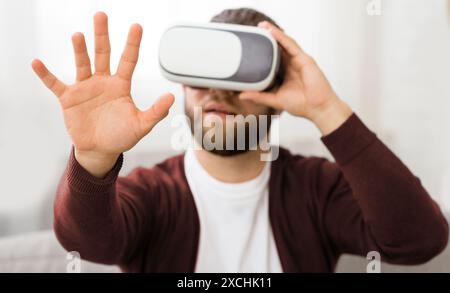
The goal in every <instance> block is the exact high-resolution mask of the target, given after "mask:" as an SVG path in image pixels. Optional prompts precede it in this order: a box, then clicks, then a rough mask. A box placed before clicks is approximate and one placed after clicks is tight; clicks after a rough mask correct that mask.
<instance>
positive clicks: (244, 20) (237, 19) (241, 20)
mask: <svg viewBox="0 0 450 293" xmlns="http://www.w3.org/2000/svg"><path fill="white" fill-rule="evenodd" d="M261 21H268V22H270V23H272V24H274V25H275V26H277V27H278V28H280V29H281V27H280V26H279V25H278V24H277V23H276V22H275V21H274V20H273V19H272V18H270V17H269V16H267V15H265V14H264V13H262V12H259V11H257V10H255V9H252V8H236V9H225V10H224V11H222V12H220V13H219V14H217V15H216V16H214V17H213V18H212V19H211V22H219V23H230V24H240V25H250V26H257V25H258V23H260V22H261Z"/></svg>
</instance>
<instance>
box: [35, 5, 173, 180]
mask: <svg viewBox="0 0 450 293" xmlns="http://www.w3.org/2000/svg"><path fill="white" fill-rule="evenodd" d="M94 30H95V71H94V73H92V70H91V62H90V59H89V56H88V52H87V49H86V42H85V39H84V36H83V34H81V33H75V34H74V35H73V37H72V43H73V48H74V53H75V63H76V82H75V83H74V84H72V85H66V84H64V83H63V82H61V81H60V80H58V78H56V77H55V76H54V75H53V74H52V73H51V72H50V71H49V70H48V69H47V68H46V67H45V65H44V64H43V63H42V62H41V61H40V60H33V62H32V67H33V70H34V71H35V72H36V74H37V75H38V76H39V78H40V79H41V80H42V82H43V83H44V84H45V85H46V86H47V87H48V88H49V89H50V90H51V91H52V92H53V93H54V94H55V95H56V96H57V97H58V100H59V102H60V104H61V107H62V110H63V114H64V121H65V125H66V128H67V131H68V133H69V135H70V137H71V139H72V142H73V145H74V147H75V156H76V158H77V161H78V162H79V163H80V164H81V165H82V166H83V167H84V168H85V169H86V170H87V171H88V172H90V173H91V174H92V175H94V176H97V177H103V176H105V175H106V173H107V172H108V171H109V170H111V168H112V167H113V166H114V164H115V163H116V161H117V158H118V157H119V155H120V154H121V153H123V152H125V151H127V150H129V149H131V148H132V147H133V146H135V145H136V144H137V143H138V142H139V140H141V139H142V138H143V137H144V136H145V135H147V134H148V133H149V132H150V131H151V130H152V128H153V127H154V126H155V125H156V124H157V123H158V122H159V121H161V120H162V119H163V118H164V117H165V116H166V115H167V114H168V112H169V109H170V107H171V106H172V104H173V101H174V97H173V95H172V94H166V95H163V96H161V97H160V98H159V99H158V100H157V101H156V102H155V103H154V104H153V105H152V107H150V109H148V110H146V111H141V110H139V109H138V108H137V107H136V106H135V104H134V103H133V99H132V97H131V78H132V76H133V71H134V68H135V66H136V64H137V61H138V55H139V45H140V43H141V38H142V27H141V26H140V25H138V24H134V25H132V26H131V28H130V31H129V33H128V39H127V43H126V46H125V49H124V51H123V54H122V57H121V59H120V62H119V66H118V68H117V72H116V73H115V74H113V75H111V72H110V52H111V47H110V42H109V35H108V18H107V16H106V14H105V13H102V12H98V13H97V14H95V16H94Z"/></svg>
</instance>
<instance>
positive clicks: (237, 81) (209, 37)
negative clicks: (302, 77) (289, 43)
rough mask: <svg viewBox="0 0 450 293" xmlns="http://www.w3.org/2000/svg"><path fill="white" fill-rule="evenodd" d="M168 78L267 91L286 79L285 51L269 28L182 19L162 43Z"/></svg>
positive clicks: (164, 71) (163, 65)
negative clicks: (196, 22) (284, 75)
mask: <svg viewBox="0 0 450 293" xmlns="http://www.w3.org/2000/svg"><path fill="white" fill-rule="evenodd" d="M159 65H160V69H161V72H162V74H163V76H164V77H165V78H167V79H168V80H170V81H173V82H176V83H181V84H184V85H188V86H192V87H200V88H217V89H224V90H233V91H249V90H251V91H264V90H269V89H270V88H271V87H273V86H275V85H277V84H280V83H281V79H282V76H281V72H282V70H281V49H280V48H279V46H278V44H277V42H276V40H275V39H274V38H273V37H272V35H271V34H270V32H269V31H267V30H265V29H262V28H258V27H252V26H244V25H235V24H221V23H206V24H188V23H181V24H177V25H174V26H171V27H170V28H168V29H167V30H166V31H165V33H164V34H163V36H162V38H161V41H160V45H159Z"/></svg>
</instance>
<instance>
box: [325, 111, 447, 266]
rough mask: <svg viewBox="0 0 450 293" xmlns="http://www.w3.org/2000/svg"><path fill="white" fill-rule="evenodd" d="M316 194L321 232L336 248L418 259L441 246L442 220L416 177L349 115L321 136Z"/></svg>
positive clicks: (395, 260) (400, 260) (444, 233)
mask: <svg viewBox="0 0 450 293" xmlns="http://www.w3.org/2000/svg"><path fill="white" fill-rule="evenodd" d="M322 141H323V143H324V144H325V145H326V147H327V148H328V150H329V151H330V152H331V154H332V155H333V157H334V158H335V160H336V163H332V162H329V161H325V160H324V161H322V162H321V164H320V167H319V172H318V174H319V180H318V181H317V182H318V186H317V197H318V200H319V201H320V206H321V208H322V211H321V217H322V222H323V223H324V226H325V227H324V228H325V230H326V234H327V235H328V237H329V239H330V241H331V242H332V244H333V246H334V247H335V248H336V249H337V251H338V252H340V253H350V254H358V255H362V256H366V255H367V253H368V252H370V251H377V252H379V253H380V254H381V256H382V259H383V260H384V261H387V262H391V263H398V264H420V263H423V262H426V261H428V260H430V259H431V258H432V257H434V256H436V255H437V254H438V253H440V252H441V251H442V250H443V249H444V248H445V247H446V245H447V241H448V224H447V222H446V220H445V218H444V216H443V215H442V213H441V211H440V209H439V206H438V205H437V204H436V203H435V202H434V201H433V200H432V199H431V197H430V195H429V194H428V192H427V191H426V190H425V188H424V187H423V186H422V184H421V182H420V180H419V179H418V178H417V177H416V176H414V175H413V174H412V173H411V171H410V170H409V169H408V168H407V167H406V166H405V165H404V164H403V163H402V162H401V161H400V159H399V158H398V157H397V156H396V155H395V154H394V153H393V152H392V151H390V150H389V149H388V148H387V147H386V146H385V145H384V144H383V143H382V142H381V141H380V140H379V139H378V138H377V137H376V135H375V134H374V133H372V132H371V131H370V130H369V129H368V128H367V127H366V126H365V125H364V124H363V123H362V122H361V120H360V119H359V118H358V116H357V115H355V114H353V115H352V116H351V117H350V118H349V119H348V120H347V121H346V122H345V123H344V124H343V125H342V126H341V127H339V128H338V129H337V130H335V131H334V132H333V133H331V134H329V135H328V136H325V137H323V138H322Z"/></svg>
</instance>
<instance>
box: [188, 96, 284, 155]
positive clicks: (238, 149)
mask: <svg viewBox="0 0 450 293" xmlns="http://www.w3.org/2000/svg"><path fill="white" fill-rule="evenodd" d="M185 113H186V115H187V117H188V118H189V122H190V123H189V124H190V129H191V133H192V135H193V136H194V139H195V141H196V142H197V143H198V145H199V146H201V147H202V148H203V149H205V150H207V151H209V152H211V153H213V154H216V155H219V156H222V157H232V156H237V155H241V154H244V153H247V152H249V151H250V150H256V149H258V147H259V145H260V143H261V142H262V140H264V139H266V140H267V143H268V135H269V131H270V126H271V124H272V115H274V114H275V110H274V109H272V108H269V109H268V111H267V112H266V113H264V114H261V115H260V116H265V123H263V124H261V121H262V120H261V119H259V118H260V117H258V116H256V123H250V125H249V123H244V124H243V125H242V124H240V125H238V124H237V123H236V122H234V123H233V125H227V122H230V121H226V120H225V121H224V120H219V117H218V120H217V121H221V123H222V127H221V128H220V127H219V129H222V133H216V132H214V129H215V127H214V126H212V127H207V126H206V125H203V123H204V121H203V116H204V113H203V110H202V111H200V113H201V116H200V117H194V116H195V115H194V111H193V109H192V108H191V109H188V108H187V107H186V104H185ZM232 116H233V117H231V118H232V119H234V118H235V116H234V115H232ZM247 117H248V116H247ZM196 118H197V119H196ZM198 118H201V119H198ZM243 118H244V119H245V118H246V117H243ZM195 120H197V121H195ZM230 127H231V128H233V131H230ZM239 127H243V128H244V129H243V130H242V131H238V128H239ZM196 129H201V137H200V136H199V135H196V133H195V131H196ZM230 132H231V133H230ZM242 132H243V133H242ZM211 133H213V134H212V137H211V141H212V142H213V145H205V143H204V142H205V140H204V138H205V136H206V135H210V136H211ZM219 135H220V136H221V137H219ZM255 136H256V137H255ZM230 141H231V143H230ZM217 144H219V148H216V147H214V146H215V145H217Z"/></svg>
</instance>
